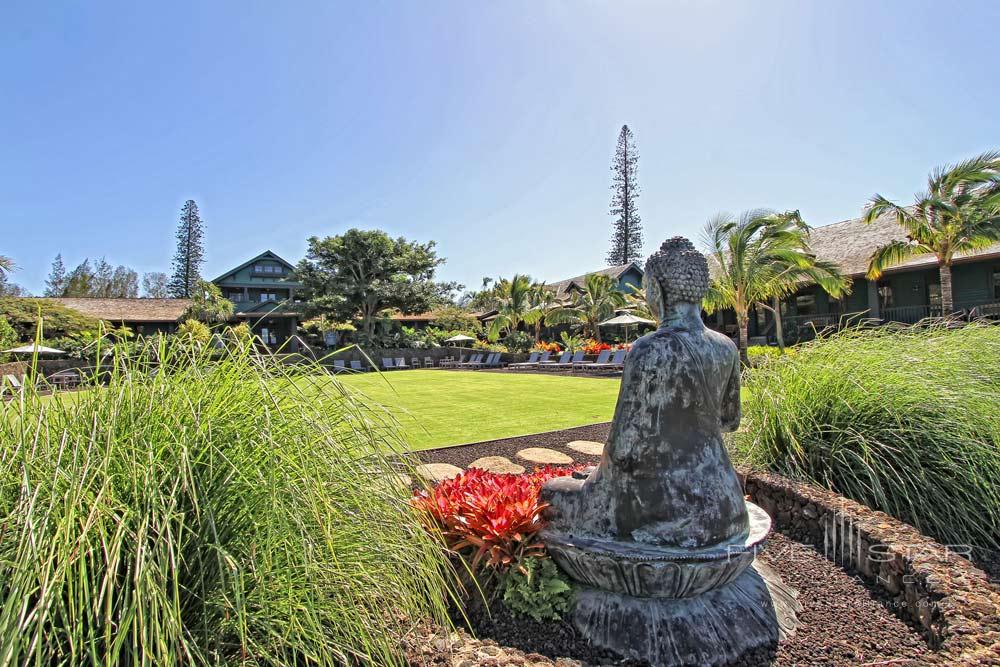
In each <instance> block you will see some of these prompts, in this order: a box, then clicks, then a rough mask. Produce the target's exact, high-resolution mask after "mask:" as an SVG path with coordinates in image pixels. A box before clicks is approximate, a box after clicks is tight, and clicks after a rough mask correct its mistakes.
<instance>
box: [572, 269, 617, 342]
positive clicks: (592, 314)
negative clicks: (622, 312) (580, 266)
mask: <svg viewBox="0 0 1000 667" xmlns="http://www.w3.org/2000/svg"><path fill="white" fill-rule="evenodd" d="M627 304H628V301H627V300H626V298H625V294H623V293H622V292H621V291H620V290H619V289H618V283H617V282H616V281H615V280H614V278H612V277H611V276H608V275H605V274H603V273H590V274H588V275H587V277H586V278H584V281H583V289H582V290H581V291H579V292H577V293H575V294H574V295H573V302H572V304H571V305H569V306H568V307H566V309H565V311H564V314H563V316H562V317H563V318H565V320H566V321H570V320H572V321H577V322H579V323H580V324H581V325H583V335H584V336H587V337H590V338H594V339H596V340H597V342H601V327H600V326H599V325H600V323H601V322H603V321H604V320H607V319H610V318H612V317H614V316H615V311H617V310H619V309H622V308H625V306H626V305H627Z"/></svg>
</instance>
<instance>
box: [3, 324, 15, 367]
mask: <svg viewBox="0 0 1000 667" xmlns="http://www.w3.org/2000/svg"><path fill="white" fill-rule="evenodd" d="M16 346H17V332H16V331H14V327H12V326H10V322H8V321H7V318H6V317H3V316H2V315H0V363H3V362H5V361H8V357H9V356H10V355H7V354H4V353H3V352H2V350H9V349H10V348H12V347H16Z"/></svg>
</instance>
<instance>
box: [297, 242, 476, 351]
mask: <svg viewBox="0 0 1000 667" xmlns="http://www.w3.org/2000/svg"><path fill="white" fill-rule="evenodd" d="M434 247H435V243H434V242H433V241H429V242H427V243H420V242H417V241H409V240H407V239H405V238H403V237H399V238H392V237H390V236H389V235H388V234H386V233H385V232H383V231H381V230H361V229H350V230H348V231H346V232H344V233H343V234H341V235H339V236H328V237H326V238H319V237H316V236H314V237H312V238H310V239H309V249H308V251H307V253H306V257H305V258H304V259H303V260H302V261H301V262H299V265H298V267H297V268H296V276H297V277H298V279H299V281H301V282H302V284H303V286H304V295H303V296H304V297H305V299H306V301H307V310H309V311H310V312H312V313H314V314H328V315H330V316H332V317H334V318H335V319H337V320H353V319H359V320H360V321H361V332H362V335H363V336H364V338H363V340H364V341H365V342H369V341H371V340H372V339H373V337H374V333H375V326H376V321H377V319H378V315H379V313H380V312H381V311H383V310H385V309H387V308H395V309H398V310H399V311H401V312H403V313H416V312H423V311H426V310H429V309H431V308H433V307H434V306H436V305H441V304H444V303H446V302H448V301H449V299H450V297H451V295H452V293H453V292H454V291H455V290H456V289H459V288H460V286H458V285H456V284H455V283H442V282H436V281H435V280H434V273H435V271H436V270H437V268H438V267H439V266H441V265H442V264H443V263H444V261H445V260H444V258H442V257H438V256H437V253H436V251H435V250H434Z"/></svg>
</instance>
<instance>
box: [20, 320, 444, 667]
mask: <svg viewBox="0 0 1000 667" xmlns="http://www.w3.org/2000/svg"><path fill="white" fill-rule="evenodd" d="M199 350H200V348H197V347H196V346H190V345H171V344H168V343H167V342H165V341H164V340H159V341H157V342H151V341H144V342H141V343H140V344H139V345H138V346H137V349H136V351H134V352H133V354H134V356H133V357H131V358H126V357H124V356H122V355H120V354H119V355H116V356H113V357H112V358H110V359H109V360H107V362H106V364H105V365H103V366H102V367H101V368H100V369H99V370H98V372H97V373H95V375H94V377H95V378H97V377H100V379H101V381H102V385H97V384H96V383H95V384H94V386H92V387H91V388H89V389H87V390H85V391H81V392H75V393H65V394H57V395H56V396H52V397H45V396H39V395H37V394H35V393H33V392H31V391H30V390H29V391H27V392H26V393H25V394H24V395H22V396H21V397H20V398H18V399H15V400H14V401H12V402H8V403H7V404H5V405H3V406H2V410H3V412H2V413H0V443H2V448H0V605H2V612H0V655H2V662H3V664H24V665H29V664H30V665H55V664H67V665H68V664H73V665H78V664H94V665H96V664H102V665H108V664H115V665H126V664H128V665H131V664H136V665H138V664H147V665H175V664H187V665H207V664H229V663H232V664H237V663H238V664H241V665H307V664H308V665H352V664H353V665H362V664H363V665H396V664H403V658H402V656H401V655H400V651H401V649H400V639H401V638H402V637H403V636H404V634H405V633H407V632H408V631H409V629H410V628H411V627H412V626H413V625H414V624H416V623H417V622H419V621H421V620H423V619H426V618H433V619H437V620H441V621H443V620H444V619H445V608H446V602H447V597H448V595H450V593H449V591H450V585H451V584H450V579H448V577H449V576H450V575H449V574H448V572H449V571H450V570H449V568H448V565H447V562H446V559H445V558H444V557H443V556H442V554H441V550H440V547H439V545H438V543H437V541H436V540H435V539H434V538H433V537H432V536H430V535H428V534H427V533H426V532H425V531H424V530H423V529H422V527H421V525H420V523H419V520H418V518H417V517H416V516H414V514H413V512H412V511H411V509H410V507H409V496H410V492H409V490H408V489H406V488H403V487H402V486H401V485H400V484H399V483H398V482H397V481H395V480H396V479H398V477H393V476H392V475H391V474H390V473H391V471H392V470H394V468H393V464H391V462H390V461H389V459H388V458H387V457H389V456H391V455H392V450H393V447H394V446H395V441H394V439H393V436H392V433H393V426H392V425H391V424H388V423H387V422H386V421H385V418H384V417H383V415H384V414H385V413H384V412H383V411H381V410H377V409H373V408H371V407H369V406H368V405H366V404H365V403H364V402H361V401H360V400H358V399H356V398H354V397H353V396H352V395H351V394H350V393H348V392H346V391H345V390H344V389H343V388H342V387H341V386H340V385H339V384H337V383H336V382H335V381H333V380H332V379H330V378H329V377H328V376H325V375H322V376H321V375H320V374H321V373H322V370H321V369H320V368H318V367H316V366H313V365H298V366H289V365H283V364H281V363H279V362H278V361H277V360H276V359H275V358H273V357H270V356H264V355H259V354H257V353H255V352H253V351H252V349H251V348H250V346H239V345H235V346H234V347H233V348H232V349H230V350H225V351H220V350H218V349H211V350H210V351H209V350H204V351H199Z"/></svg>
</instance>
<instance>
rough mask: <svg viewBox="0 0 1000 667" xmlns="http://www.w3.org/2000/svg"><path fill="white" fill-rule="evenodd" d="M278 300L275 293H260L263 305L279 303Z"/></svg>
mask: <svg viewBox="0 0 1000 667" xmlns="http://www.w3.org/2000/svg"><path fill="white" fill-rule="evenodd" d="M277 300H278V295H277V294H275V293H274V292H261V293H260V302H261V303H266V302H268V301H277Z"/></svg>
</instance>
